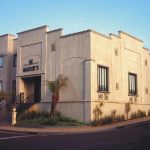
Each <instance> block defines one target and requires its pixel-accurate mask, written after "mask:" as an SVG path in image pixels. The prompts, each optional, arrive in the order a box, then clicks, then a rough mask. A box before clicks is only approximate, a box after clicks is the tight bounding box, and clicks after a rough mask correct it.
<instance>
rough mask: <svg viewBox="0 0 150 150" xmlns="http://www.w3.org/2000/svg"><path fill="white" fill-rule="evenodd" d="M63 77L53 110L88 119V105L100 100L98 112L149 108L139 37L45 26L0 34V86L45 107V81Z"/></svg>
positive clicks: (149, 80)
mask: <svg viewBox="0 0 150 150" xmlns="http://www.w3.org/2000/svg"><path fill="white" fill-rule="evenodd" d="M59 74H63V75H64V76H67V77H68V79H69V80H68V86H67V87H66V88H64V89H62V90H61V93H60V102H59V104H58V107H57V109H58V110H59V111H61V112H62V113H63V114H65V115H66V116H70V117H72V118H75V119H78V120H80V121H85V122H88V121H90V120H92V119H93V109H94V108H95V106H96V105H97V104H98V103H99V102H104V106H103V108H102V109H103V114H104V115H105V114H110V112H111V111H112V110H114V109H115V110H116V111H117V114H125V104H126V103H128V102H132V106H131V112H135V111H136V110H138V109H141V110H144V111H148V110H150V92H149V89H150V55H149V50H148V49H147V48H144V43H143V41H141V40H140V39H138V38H136V37H134V36H132V35H129V34H128V33H125V32H122V31H119V33H118V35H114V34H110V35H109V36H107V35H103V34H101V33H99V32H96V31H94V30H85V31H82V32H77V33H73V34H68V35H63V29H57V30H49V29H48V27H47V26H42V27H38V28H35V29H31V30H27V31H23V32H19V33H18V37H17V38H16V37H15V36H13V35H9V34H7V35H1V36H0V90H2V91H4V92H7V94H9V95H12V93H15V94H16V95H19V94H20V93H22V94H21V98H22V99H23V100H24V101H25V100H26V98H27V97H29V96H31V95H32V96H33V97H34V102H35V106H34V108H35V109H37V110H41V111H49V110H50V104H51V93H50V91H49V89H48V88H47V86H46V84H45V81H46V80H51V81H53V80H55V79H56V78H57V76H58V75H59Z"/></svg>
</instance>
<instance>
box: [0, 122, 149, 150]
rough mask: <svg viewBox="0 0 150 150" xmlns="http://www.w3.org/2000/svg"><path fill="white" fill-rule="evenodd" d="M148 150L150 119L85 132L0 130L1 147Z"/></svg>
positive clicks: (20, 149) (0, 149) (12, 149)
mask: <svg viewBox="0 0 150 150" xmlns="http://www.w3.org/2000/svg"><path fill="white" fill-rule="evenodd" d="M3 149H4V150H35V149H36V150H149V149H150V121H145V122H140V123H138V124H131V125H129V126H118V127H116V128H113V129H112V130H106V131H103V132H101V131H97V132H89V133H88V132H87V133H77V134H71V133H69V132H68V133H67V132H66V133H65V132H64V133H63V132H58V133H48V132H47V133H46V132H45V133H42V132H39V133H34V132H33V133H32V132H30V133H27V132H14V131H13V132H12V131H2V130H1V131H0V150H3Z"/></svg>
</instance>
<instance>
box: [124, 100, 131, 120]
mask: <svg viewBox="0 0 150 150" xmlns="http://www.w3.org/2000/svg"><path fill="white" fill-rule="evenodd" d="M131 104H132V103H131V102H128V103H126V104H125V113H126V114H127V120H128V119H129V112H130V110H131Z"/></svg>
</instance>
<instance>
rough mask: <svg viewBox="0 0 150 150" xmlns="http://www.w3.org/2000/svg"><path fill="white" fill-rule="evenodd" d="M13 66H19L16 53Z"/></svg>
mask: <svg viewBox="0 0 150 150" xmlns="http://www.w3.org/2000/svg"><path fill="white" fill-rule="evenodd" d="M13 66H14V67H16V66H17V55H14V58H13Z"/></svg>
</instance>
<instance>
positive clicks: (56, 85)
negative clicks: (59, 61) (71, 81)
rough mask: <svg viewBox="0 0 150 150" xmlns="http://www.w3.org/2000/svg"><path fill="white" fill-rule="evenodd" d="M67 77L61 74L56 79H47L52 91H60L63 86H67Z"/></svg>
mask: <svg viewBox="0 0 150 150" xmlns="http://www.w3.org/2000/svg"><path fill="white" fill-rule="evenodd" d="M67 81H68V78H67V77H63V75H59V76H58V77H57V79H56V80H55V81H46V83H47V86H48V88H49V90H50V91H51V92H53V93H54V92H59V90H60V89H61V88H62V87H66V86H67Z"/></svg>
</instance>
